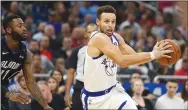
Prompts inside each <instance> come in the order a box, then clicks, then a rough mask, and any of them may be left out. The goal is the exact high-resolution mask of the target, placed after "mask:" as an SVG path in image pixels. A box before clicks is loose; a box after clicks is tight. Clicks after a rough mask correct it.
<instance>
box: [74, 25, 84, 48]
mask: <svg viewBox="0 0 188 110" xmlns="http://www.w3.org/2000/svg"><path fill="white" fill-rule="evenodd" d="M84 32H85V29H84V28H81V27H75V28H74V29H73V32H72V47H77V46H79V45H82V44H84Z"/></svg>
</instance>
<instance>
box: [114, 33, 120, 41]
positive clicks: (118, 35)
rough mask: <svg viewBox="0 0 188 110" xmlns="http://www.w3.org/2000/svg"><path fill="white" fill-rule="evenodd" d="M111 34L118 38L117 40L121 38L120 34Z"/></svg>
mask: <svg viewBox="0 0 188 110" xmlns="http://www.w3.org/2000/svg"><path fill="white" fill-rule="evenodd" d="M113 35H114V36H115V37H116V38H117V39H118V41H119V40H121V39H122V37H121V35H120V34H119V33H117V32H113Z"/></svg>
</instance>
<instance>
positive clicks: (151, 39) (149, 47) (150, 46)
mask: <svg viewBox="0 0 188 110" xmlns="http://www.w3.org/2000/svg"><path fill="white" fill-rule="evenodd" d="M155 43H156V41H155V38H154V36H153V35H149V36H148V37H147V38H146V42H145V46H144V51H146V52H151V51H152V50H153V47H154V45H155Z"/></svg>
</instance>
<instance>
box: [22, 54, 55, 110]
mask: <svg viewBox="0 0 188 110" xmlns="http://www.w3.org/2000/svg"><path fill="white" fill-rule="evenodd" d="M31 59H32V57H31V53H30V52H29V51H27V59H26V61H25V64H24V68H23V75H24V78H25V82H26V85H27V87H28V89H29V92H30V93H31V94H32V95H33V97H34V98H35V99H36V100H37V101H38V103H39V104H40V105H41V106H42V107H43V108H44V110H53V108H51V107H50V106H48V104H47V103H46V101H45V100H44V97H43V95H42V93H41V91H40V89H39V87H38V86H37V84H36V82H35V79H34V77H33V73H32V70H31V61H32V60H31Z"/></svg>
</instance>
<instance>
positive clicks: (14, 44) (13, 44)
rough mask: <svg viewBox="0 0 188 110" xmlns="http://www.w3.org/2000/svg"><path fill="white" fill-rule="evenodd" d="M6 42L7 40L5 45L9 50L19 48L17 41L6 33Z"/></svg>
mask: <svg viewBox="0 0 188 110" xmlns="http://www.w3.org/2000/svg"><path fill="white" fill-rule="evenodd" d="M6 42H7V46H8V48H9V49H10V50H15V49H18V48H19V43H20V42H19V41H16V40H13V39H12V36H10V35H7V36H6Z"/></svg>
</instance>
